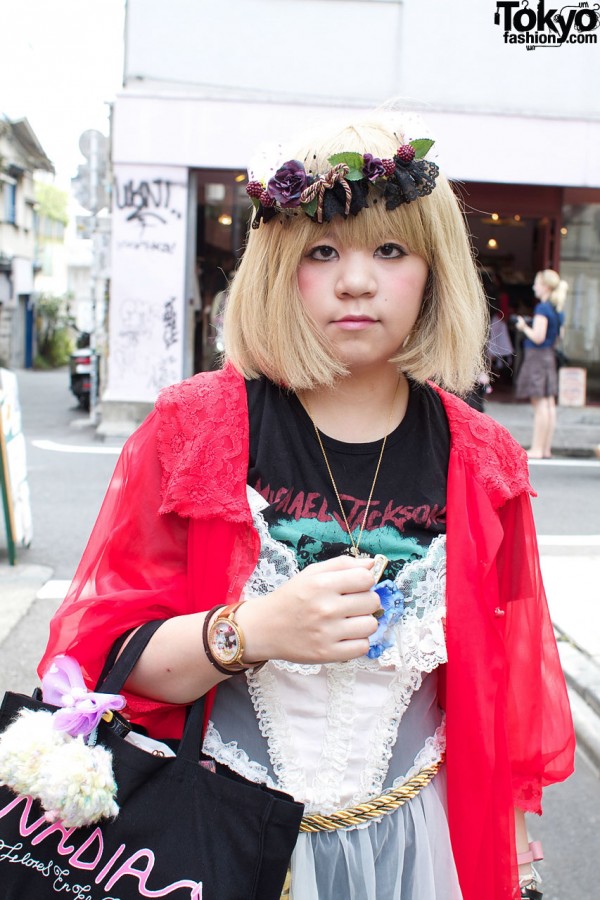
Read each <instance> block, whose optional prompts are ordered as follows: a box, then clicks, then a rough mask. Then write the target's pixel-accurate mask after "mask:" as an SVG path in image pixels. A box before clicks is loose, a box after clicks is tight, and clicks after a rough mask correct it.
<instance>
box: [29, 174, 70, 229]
mask: <svg viewBox="0 0 600 900" xmlns="http://www.w3.org/2000/svg"><path fill="white" fill-rule="evenodd" d="M35 200H36V203H37V205H38V212H39V214H40V216H43V217H45V218H46V219H53V220H54V221H55V222H62V224H63V225H66V224H67V222H68V221H69V216H68V215H67V204H68V200H69V198H68V194H67V192H66V191H61V190H60V189H59V188H57V187H55V186H54V185H53V184H46V182H45V181H36V182H35Z"/></svg>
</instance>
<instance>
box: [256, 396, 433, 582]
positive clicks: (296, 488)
mask: <svg viewBox="0 0 600 900" xmlns="http://www.w3.org/2000/svg"><path fill="white" fill-rule="evenodd" d="M246 387H247V394H248V410H249V418H250V461H249V467H248V484H249V485H250V486H251V487H253V488H254V489H255V490H256V491H258V493H260V494H261V495H262V496H263V497H264V498H265V499H266V500H267V501H268V503H269V506H268V507H266V508H265V509H264V510H263V512H262V514H263V516H264V518H265V520H266V522H267V525H268V528H269V532H270V534H271V536H272V537H273V538H274V539H275V540H278V541H281V542H283V543H285V544H287V545H288V546H289V547H290V548H291V549H292V550H293V551H294V553H295V555H296V558H297V560H298V564H299V567H300V568H303V567H304V566H306V565H308V564H309V563H313V562H318V561H320V560H323V559H329V558H331V557H333V556H339V555H340V553H342V552H344V551H347V549H348V547H349V546H350V539H349V537H348V532H347V529H346V525H345V523H344V520H343V517H342V515H341V513H340V509H339V504H338V501H337V498H336V496H335V492H334V490H333V487H332V484H331V479H330V477H329V473H328V472H327V468H326V466H325V462H324V459H323V454H322V451H321V448H320V447H319V444H318V441H317V438H316V435H315V431H314V426H313V424H312V422H311V420H310V418H309V416H308V414H307V413H306V410H305V409H304V407H303V406H302V404H301V403H300V401H299V400H298V398H297V397H296V395H295V394H293V393H291V392H289V391H286V390H283V389H281V388H279V387H277V386H276V385H274V384H273V383H272V382H270V381H268V380H267V379H266V378H260V379H257V380H253V381H248V382H246ZM322 441H323V445H324V447H325V451H326V453H327V458H328V460H329V464H330V466H331V470H332V472H333V476H334V478H335V481H336V484H337V487H338V490H339V493H340V497H341V500H342V503H343V504H344V510H345V513H346V516H347V519H348V523H349V525H350V528H351V529H352V533H353V536H354V540H355V542H356V541H357V539H358V534H359V531H360V527H361V524H362V520H363V517H364V512H365V507H366V503H367V500H368V497H369V492H370V490H371V485H372V482H373V476H374V474H375V470H376V468H377V461H378V459H379V454H380V452H381V441H380V440H379V441H374V442H370V443H365V444H349V443H345V442H342V441H338V440H335V439H333V438H330V437H328V436H326V435H324V434H322ZM449 452H450V435H449V429H448V421H447V418H446V414H445V411H444V408H443V406H442V402H441V400H440V398H439V396H438V395H437V394H436V392H435V391H434V390H433V389H432V388H430V387H428V386H422V385H416V384H413V383H411V384H410V393H409V401H408V408H407V411H406V415H405V417H404V419H403V420H402V422H401V423H400V425H399V426H398V427H397V428H396V429H395V430H394V431H393V432H392V433H391V434H390V435H389V436H388V439H387V445H386V448H385V451H384V454H383V459H382V462H381V468H380V471H379V476H378V478H377V483H376V485H375V490H374V493H373V498H372V500H371V504H370V507H369V512H368V516H367V520H366V525H365V529H364V533H363V535H362V539H361V542H360V549H361V550H364V551H366V552H368V553H370V554H372V555H374V554H375V553H383V554H385V556H387V557H388V558H389V559H390V564H389V566H388V568H387V569H386V572H385V577H387V578H394V577H395V575H396V574H397V572H398V571H399V570H400V569H401V568H402V566H403V565H404V564H405V563H406V562H410V561H412V560H414V559H418V558H421V557H423V556H424V555H425V554H426V552H427V548H428V547H429V544H430V543H431V541H432V540H433V539H434V537H436V535H438V534H444V533H445V531H446V482H447V472H448V457H449Z"/></svg>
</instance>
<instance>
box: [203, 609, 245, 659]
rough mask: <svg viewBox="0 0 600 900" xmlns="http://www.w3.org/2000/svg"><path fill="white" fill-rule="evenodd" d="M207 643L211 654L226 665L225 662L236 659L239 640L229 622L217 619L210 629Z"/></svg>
mask: <svg viewBox="0 0 600 900" xmlns="http://www.w3.org/2000/svg"><path fill="white" fill-rule="evenodd" d="M208 644H209V647H210V649H211V652H212V654H213V656H214V657H215V659H217V660H218V661H219V662H221V663H225V665H227V663H232V662H235V661H236V659H237V657H238V654H239V651H240V642H239V639H238V635H237V632H236V630H235V628H234V627H233V625H232V624H231V622H228V621H227V620H226V619H219V620H218V621H217V622H216V624H214V625H213V626H212V627H211V629H210V634H209V635H208Z"/></svg>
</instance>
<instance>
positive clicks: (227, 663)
mask: <svg viewBox="0 0 600 900" xmlns="http://www.w3.org/2000/svg"><path fill="white" fill-rule="evenodd" d="M242 602H243V601H242ZM241 605H242V603H232V604H230V605H229V606H224V605H222V604H219V605H218V606H215V607H213V609H211V610H210V612H209V613H207V615H206V618H205V619H204V627H203V629H202V640H203V642H204V650H205V652H206V655H207V657H208V659H209V661H210V662H211V663H212V665H213V666H214V667H215V669H217V670H218V671H219V672H221V673H222V674H223V675H234V674H235V673H236V672H245V671H246V670H247V669H258V668H259V667H261V666H264V664H265V663H264V662H256V663H249V664H248V663H244V662H242V658H243V656H244V634H243V632H242V629H241V628H240V626H239V625H238V624H237V622H236V621H235V614H236V611H237V610H238V609H239V607H240V606H241ZM215 613H217V615H216V616H215Z"/></svg>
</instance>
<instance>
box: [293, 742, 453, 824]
mask: <svg viewBox="0 0 600 900" xmlns="http://www.w3.org/2000/svg"><path fill="white" fill-rule="evenodd" d="M443 762H444V757H442V758H441V759H440V760H439V761H438V762H436V763H434V764H433V765H431V766H426V767H425V768H424V769H421V771H420V772H418V773H417V774H416V775H414V776H413V777H412V778H409V779H408V781H405V782H404V784H402V785H400V787H397V788H393V790H391V791H389V792H388V793H386V794H380V795H379V797H375V798H374V799H373V800H367V802H366V803H359V805H358V806H349V807H347V808H346V809H340V810H338V811H337V812H334V813H331V815H330V816H319V815H314V816H303V817H302V823H301V825H300V831H301V832H302V831H304V832H316V831H336V830H337V829H338V828H347V827H348V826H350V825H362V824H363V822H368V821H370V819H378V818H379V817H380V816H383V815H386V814H387V813H391V812H394V810H396V809H399V807H401V806H404V804H405V803H408V801H409V800H412V798H413V797H416V796H417V794H418V793H419V791H421V790H423V788H424V787H427V785H428V784H429V782H430V781H432V780H433V778H434V777H435V776H436V775H437V773H438V772H439V770H440V768H441V766H442V763H443Z"/></svg>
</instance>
